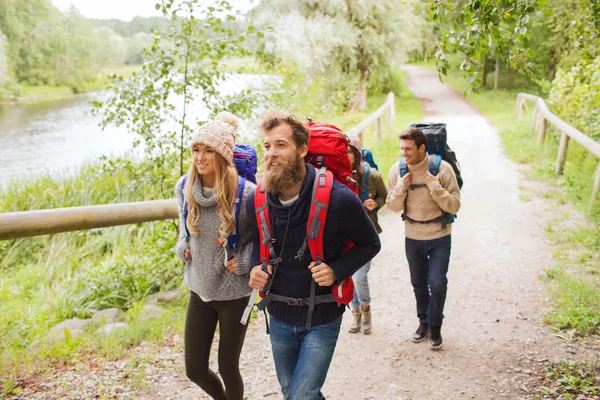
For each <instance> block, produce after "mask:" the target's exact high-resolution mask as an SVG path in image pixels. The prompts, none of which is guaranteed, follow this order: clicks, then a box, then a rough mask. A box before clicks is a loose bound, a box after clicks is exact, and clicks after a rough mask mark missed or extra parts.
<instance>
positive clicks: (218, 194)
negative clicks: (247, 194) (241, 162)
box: [183, 153, 238, 238]
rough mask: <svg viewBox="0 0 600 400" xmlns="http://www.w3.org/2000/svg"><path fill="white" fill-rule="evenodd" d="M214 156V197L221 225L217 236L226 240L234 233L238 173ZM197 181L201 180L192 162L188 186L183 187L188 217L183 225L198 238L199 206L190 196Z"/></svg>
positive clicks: (219, 156)
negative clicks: (234, 208) (215, 177)
mask: <svg viewBox="0 0 600 400" xmlns="http://www.w3.org/2000/svg"><path fill="white" fill-rule="evenodd" d="M215 154H216V163H215V173H216V176H217V179H216V181H215V190H214V196H215V199H216V200H217V214H218V215H219V219H220V220H221V225H219V235H220V236H221V237H222V238H227V237H228V236H229V235H230V234H231V233H232V232H233V231H235V215H234V212H233V206H234V202H235V196H236V193H237V189H238V173H237V170H236V169H235V167H233V166H230V165H229V164H228V163H227V161H226V160H225V158H223V156H221V155H220V154H218V153H215ZM199 179H200V180H201V179H202V177H201V176H200V174H199V173H198V170H197V169H196V166H195V165H194V162H193V161H192V163H191V164H190V168H189V169H188V172H187V182H188V184H187V185H185V188H184V190H183V194H184V196H185V200H186V201H187V203H188V216H187V220H186V221H185V224H186V226H187V228H188V230H189V231H190V234H191V235H193V236H198V235H199V234H200V229H199V224H200V206H199V205H198V203H196V200H194V196H193V194H192V188H193V187H194V186H195V184H196V182H197V181H198V180H199Z"/></svg>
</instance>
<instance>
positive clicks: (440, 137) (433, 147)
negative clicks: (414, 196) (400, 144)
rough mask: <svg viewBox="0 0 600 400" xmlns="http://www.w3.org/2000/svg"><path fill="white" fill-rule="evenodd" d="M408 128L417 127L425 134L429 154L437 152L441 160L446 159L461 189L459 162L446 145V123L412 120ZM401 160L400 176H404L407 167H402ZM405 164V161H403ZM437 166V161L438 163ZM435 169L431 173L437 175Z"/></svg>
mask: <svg viewBox="0 0 600 400" xmlns="http://www.w3.org/2000/svg"><path fill="white" fill-rule="evenodd" d="M409 127H410V128H419V129H420V130H422V131H423V133H424V134H425V135H427V152H428V153H429V155H430V156H431V155H433V154H437V155H439V156H440V157H441V159H442V160H444V161H446V162H447V163H448V164H450V165H451V166H452V169H453V170H454V173H455V174H456V181H457V182H458V187H459V188H460V189H462V186H463V180H462V177H461V175H460V164H459V163H458V160H457V159H456V153H454V151H453V150H452V149H451V148H450V146H448V142H447V140H446V139H447V137H448V132H447V131H446V124H443V123H433V122H414V123H412V124H410V125H409ZM402 161H403V160H401V161H400V164H401V165H400V176H404V175H405V174H406V172H408V170H407V169H403V168H402ZM404 165H406V163H404ZM438 168H439V163H438ZM434 172H435V173H434ZM437 172H438V171H437V170H436V171H433V172H431V173H432V175H437Z"/></svg>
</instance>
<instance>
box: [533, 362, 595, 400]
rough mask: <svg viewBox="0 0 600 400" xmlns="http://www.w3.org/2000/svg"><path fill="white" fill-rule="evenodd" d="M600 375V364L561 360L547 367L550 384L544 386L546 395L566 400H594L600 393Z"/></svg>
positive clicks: (543, 391) (547, 378)
mask: <svg viewBox="0 0 600 400" xmlns="http://www.w3.org/2000/svg"><path fill="white" fill-rule="evenodd" d="M599 374H600V363H599V362H598V361H597V360H596V361H593V362H581V361H567V360H561V361H559V362H558V363H553V364H552V365H551V366H549V367H546V374H545V379H546V381H547V382H549V383H550V385H549V386H543V387H542V388H541V391H542V393H543V394H545V395H551V396H559V397H558V398H560V399H564V400H575V399H580V398H582V397H581V396H585V398H592V397H588V396H595V395H596V394H598V393H600V387H599V386H598V382H597V377H598V375H599Z"/></svg>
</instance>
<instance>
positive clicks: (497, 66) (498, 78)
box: [494, 56, 500, 90]
mask: <svg viewBox="0 0 600 400" xmlns="http://www.w3.org/2000/svg"><path fill="white" fill-rule="evenodd" d="M499 81H500V57H499V56H496V71H494V90H498V83H499Z"/></svg>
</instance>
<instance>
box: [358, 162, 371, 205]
mask: <svg viewBox="0 0 600 400" xmlns="http://www.w3.org/2000/svg"><path fill="white" fill-rule="evenodd" d="M363 166H364V167H365V171H364V172H365V177H364V179H363V187H362V190H361V191H360V199H361V200H362V201H365V200H367V199H368V198H369V175H370V174H371V166H370V165H369V164H368V163H365V164H363Z"/></svg>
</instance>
